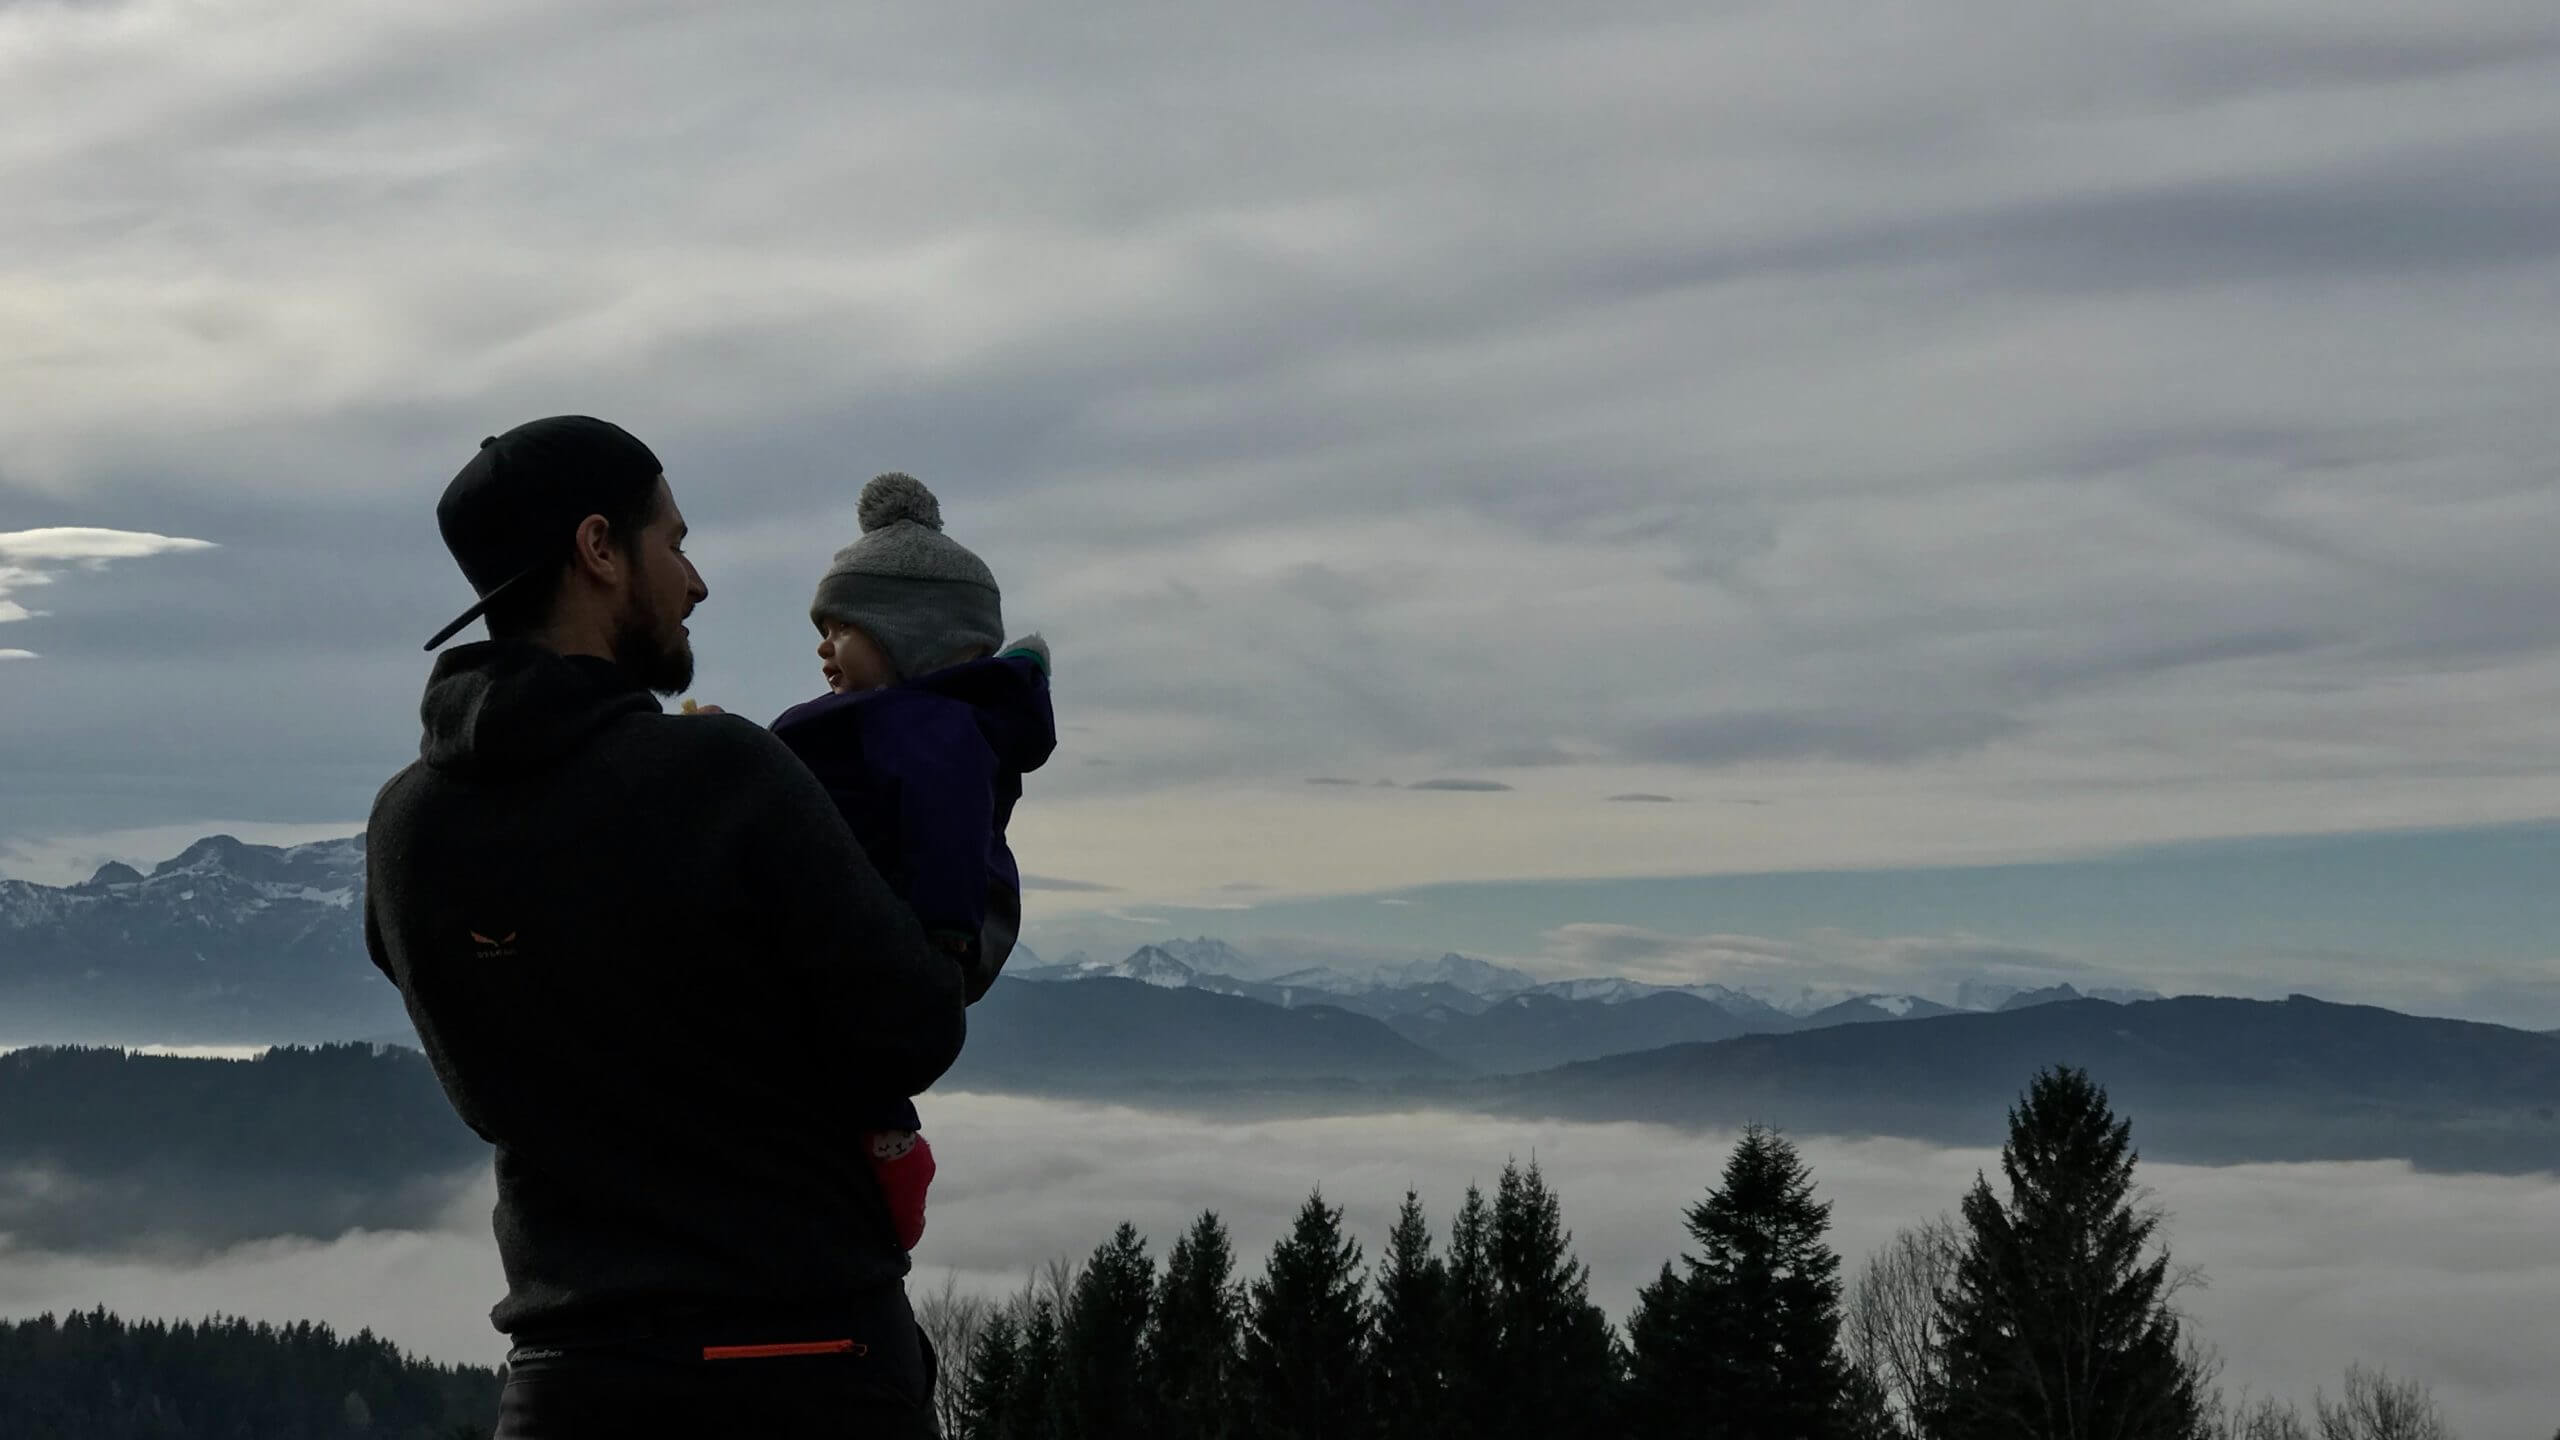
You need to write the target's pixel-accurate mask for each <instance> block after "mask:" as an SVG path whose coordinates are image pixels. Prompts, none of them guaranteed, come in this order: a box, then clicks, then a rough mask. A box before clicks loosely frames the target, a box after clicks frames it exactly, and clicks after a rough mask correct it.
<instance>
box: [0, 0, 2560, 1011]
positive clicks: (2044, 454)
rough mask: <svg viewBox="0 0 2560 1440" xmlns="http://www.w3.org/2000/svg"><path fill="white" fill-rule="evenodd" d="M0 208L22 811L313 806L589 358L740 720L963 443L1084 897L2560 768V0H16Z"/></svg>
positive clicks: (2072, 840) (770, 691) (2352, 799)
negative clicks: (638, 463) (523, 427)
mask: <svg viewBox="0 0 2560 1440" xmlns="http://www.w3.org/2000/svg"><path fill="white" fill-rule="evenodd" d="M1382 9H1383V10H1384V11H1386V12H1391V13H1382ZM0 196H5V198H6V201H7V211H8V214H9V216H10V224H9V225H8V226H6V227H5V228H0V657H6V658H0V870H5V871H6V873H15V874H21V875H31V876H38V877H40V878H57V872H58V871H59V870H61V869H62V868H63V867H65V866H68V865H70V864H71V861H72V859H77V860H79V861H80V862H82V863H86V862H87V861H88V860H90V859H93V858H95V857H96V856H98V855H102V854H110V853H125V852H127V851H130V852H133V858H140V859H146V860H147V859H151V858H159V857H161V856H165V855H166V854H168V853H174V850H175V848H176V846H175V845H170V846H167V847H166V848H165V849H159V850H157V851H156V852H155V851H154V850H153V849H152V847H153V846H158V845H159V844H160V843H161V842H160V839H159V838H156V837H165V836H169V835H178V834H183V833H186V832H189V831H194V830H201V829H205V828H214V827H217V826H218V827H221V828H231V829H237V830H242V831H244V832H246V831H253V830H254V831H256V832H257V833H262V834H276V835H292V834H303V833H311V834H318V833H330V832H342V831H344V830H346V829H348V828H351V827H352V825H353V824H354V822H356V821H358V820H360V819H361V817H362V815H363V813H364V810H365V808H366V806H367V804H368V802H369V800H370V798H371V795H372V792H373V790H374V788H375V787H376V786H377V785H378V784H379V782H380V781H381V780H382V779H383V778H384V777H385V776H386V775H387V774H388V773H389V772H390V771H391V770H392V769H394V768H396V767H397V766H398V765H399V764H400V763H401V762H402V761H403V760H404V758H406V756H407V755H408V754H410V753H411V752H412V749H413V746H414V743H415V722H414V718H413V717H414V706H415V698H416V692H417V689H418V686H419V682H420V681H421V679H422V678H423V675H424V672H425V667H426V663H427V662H426V660H425V658H424V657H423V656H422V655H421V654H420V653H419V651H418V648H417V647H418V645H419V643H420V642H421V641H422V640H423V639H424V638H425V636H426V635H427V634H428V633H430V632H431V631H432V630H434V629H435V628H436V627H437V626H438V625H439V624H441V623H442V622H443V621H444V620H445V619H446V618H448V617H449V616H450V615H451V614H452V613H453V612H454V611H455V610H457V609H459V608H460V606H461V605H462V604H463V603H464V602H465V601H466V600H467V599H468V594H467V591H466V589H465V587H464V586H463V584H462V582H461V580H460V578H459V577H458V575H457V574H456V573H455V572H454V571H453V569H452V567H451V565H450V562H449V561H448V559H447V558H446V556H445V555H444V554H443V552H442V549H441V547H440V545H439V544H438V542H437V539H436V536H435V531H434V527H433V523H432V506H433V503H434V500H435V497H436V495H437V493H438V491H439V490H440V489H441V487H442V485H443V483H444V481H445V480H446V479H447V478H448V477H449V476H450V475H451V473H452V472H453V470H454V469H455V468H456V467H457V466H459V465H460V463H461V462H462V461H463V460H464V459H465V458H467V457H468V456H469V455H470V453H471V451H472V448H473V446H474V445H475V444H476V442H477V441H478V440H479V438H480V437H481V436H483V435H485V434H488V433H491V432H493V431H496V430H500V429H503V428H505V427H507V426H509V425H512V424H514V423H517V422H519V421H522V420H524V419H528V418H531V417H533V416H537V415H542V414H549V413H556V412H561V411H583V412H589V413H595V414H601V415H604V416H607V417H610V418H613V419H616V420H619V421H621V422H623V423H625V424H627V425H629V426H630V427H631V428H632V429H633V430H634V431H635V432H637V433H638V434H639V435H641V437H642V438H643V439H645V440H647V441H648V442H649V443H650V444H651V445H652V446H653V447H654V448H655V449H656V450H657V451H658V453H659V454H660V455H661V457H662V458H663V459H664V460H665V461H666V463H667V466H668V471H669V475H670V479H671V481H672V483H673V485H674V487H675V490H676V493H677V495H678V498H679V500H680V501H681V503H682V504H683V506H684V508H685V510H686V512H687V514H688V516H689V518H690V519H691V520H692V522H693V525H694V529H695V533H696V534H697V535H698V536H699V537H700V538H699V541H698V543H697V544H696V545H695V547H694V549H695V551H696V553H697V557H698V559H699V561H700V563H701V566H702V569H703V571H704V574H705V576H706V578H707V579H708V581H709V583H710V587H711V598H710V601H709V603H708V604H707V606H706V607H705V608H704V609H703V610H702V611H701V612H700V614H699V615H698V616H697V618H696V621H695V625H694V630H695V635H696V643H697V647H698V649H699V651H700V653H701V657H702V662H703V663H702V671H701V689H700V692H699V693H701V694H702V695H703V696H704V697H705V698H707V699H710V700H714V701H717V702H720V703H723V704H726V705H729V706H731V707H732V708H735V709H739V710H743V711H746V712H748V713H753V714H758V715H768V714H771V713H774V712H776V711H779V710H780V709H781V708H782V707H783V706H784V705H786V704H787V703H789V702H791V701H793V700H795V699H798V698H804V697H805V696H806V695H807V694H809V693H812V692H813V691H814V690H815V689H816V686H817V680H816V662H815V660H814V658H813V656H812V655H811V654H810V645H811V641H812V636H811V635H810V633H809V629H808V625H807V621H806V619H805V611H806V604H807V598H808V593H809V591H810V589H811V588H812V586H813V584H814V581H815V578H816V576H817V574H818V572H819V570H820V569H821V568H822V567H823V565H824V563H825V560H826V557H827V554H828V552H829V551H830V550H831V549H832V548H834V547H835V546H837V545H839V544H842V543H844V542H845V541H847V540H849V539H851V538H852V536H853V535H854V533H855V528H856V527H855V523H854V518H853V500H854V496H855V495H856V493H857V491H858V489H859V486H860V484H861V482H862V481H863V480H864V479H865V478H867V477H868V476H869V475H871V474H872V473H874V472H875V471H879V470H883V469H890V468H903V469H906V470H910V471H912V472H914V473H915V474H917V475H920V476H922V477H924V478H925V479H926V480H927V481H928V482H929V483H931V484H933V485H934V486H936V487H937V488H938V489H939V490H940V492H941V495H942V499H943V502H944V510H945V513H946V515H947V516H948V517H949V519H950V528H951V533H953V534H954V535H955V536H956V537H958V538H959V539H961V540H962V541H964V542H965V543H967V544H969V545H971V546H973V547H974V548H976V549H977V550H979V552H980V553H981V554H983V555H984V556H985V557H986V558H987V559H988V561H989V562H990V563H991V564H992V565H993V567H994V568H995V570H996V573H997V574H998V575H999V576H1000V577H1001V579H1002V580H1003V583H1004V585H1005V589H1006V597H1007V612H1008V618H1009V619H1010V620H1011V621H1012V622H1013V623H1014V625H1015V627H1016V628H1017V629H1029V628H1034V627H1037V628H1040V629H1043V630H1045V631H1046V632H1047V633H1048V634H1049V635H1050V636H1051V638H1052V639H1053V641H1054V642H1055V644H1056V647H1057V652H1058V655H1059V665H1060V673H1059V680H1058V697H1059V706H1060V711H1061V716H1062V720H1063V723H1064V725H1065V728H1066V735H1065V741H1066V743H1065V745H1064V747H1063V749H1062V750H1061V752H1060V754H1059V757H1058V759H1057V761H1056V762H1055V764H1054V766H1053V768H1052V769H1050V770H1048V771H1046V772H1043V774H1042V775H1041V776H1039V777H1037V778H1036V780H1035V782H1034V787H1033V794H1032V799H1031V801H1030V802H1029V803H1027V804H1026V806H1025V809H1024V811H1023V814H1022V818H1021V822H1020V828H1019V839H1020V848H1021V849H1022V851H1023V853H1024V855H1025V858H1026V861H1027V863H1028V865H1029V868H1030V869H1031V870H1033V871H1034V872H1037V873H1039V874H1041V875H1043V876H1046V877H1048V878H1049V879H1050V880H1052V881H1056V882H1063V884H1064V887H1065V888H1053V889H1047V890H1043V891H1041V892H1039V893H1038V895H1037V896H1036V897H1035V898H1036V900H1037V903H1038V906H1039V907H1040V908H1041V910H1042V911H1043V913H1046V914H1049V915H1052V916H1057V915H1064V914H1070V913H1073V912H1079V911H1089V910H1093V909H1095V908H1096V907H1103V908H1123V909H1125V907H1127V906H1129V905H1133V904H1137V903H1140V902H1176V903H1188V904H1195V905H1202V904H1205V905H1245V904H1253V903H1257V901H1258V899H1259V898H1260V897H1264V896H1272V897H1278V896H1299V897H1305V896H1324V895H1336V894H1343V893H1350V892H1365V891H1372V890H1382V889H1393V888H1396V887H1406V886H1417V885H1425V884H1431V883H1435V882H1448V881H1488V880H1501V879H1514V878H1565V877H1579V878H1584V879H1588V878H1591V877H1604V876H1621V875H1633V874H1646V875H1682V874H1705V873H1711V872H1733V871H1747V870H1766V869H1781V868H1784V869H1812V870H1822V869H1835V868H1840V867H1878V866H1907V865H1918V864H1928V863H1940V862H1951V861H1979V860H2017V859H2034V858H2041V857H2049V856H2054V855H2074V854H2084V853H2088V852H2091V851H2099V850H2104V849H2107V848H2109V847H2114V846H2121V845H2126V844H2132V843H2155V842H2175V841H2181V840H2190V839H2195V838H2199V837H2213V836H2226V835H2241V834H2263V833H2283V832H2345V831H2358V830H2366V829H2375V828H2384V827H2400V826H2431V825H2468V824H2477V823H2482V822H2491V821H2513V820H2529V819H2538V818H2544V817H2550V816H2553V815H2560V727H2554V725H2553V724H2552V723H2551V716H2552V714H2553V713H2554V706H2555V701H2560V567H2555V566H2554V564H2553V563H2552V559H2551V556H2552V553H2553V544H2552V537H2553V534H2554V530H2555V522H2560V495H2556V494H2555V490H2554V486H2553V482H2552V467H2551V457H2552V455H2553V453H2554V448H2555V447H2554V442H2555V440H2560V419H2555V415H2560V411H2555V407H2554V406H2553V404H2552V396H2553V394H2554V393H2555V383H2556V382H2560V8H2555V7H2553V6H2552V5H2550V4H2549V3H2548V0H2457V3H2450V4H2441V5H2432V6H2423V7H2413V6H2409V5H2406V4H2402V3H2384V0H2316V3H2315V0H2152V3H2146V4H2144V5H2141V6H2134V7H2113V8H2108V9H2099V10H2093V9H2090V8H2088V7H2056V6H2052V5H2049V4H2041V3H2033V0H1947V3H1942V4H1937V5H1932V6H1927V7H1911V6H1906V5H1898V4H1885V3H1865V0H1828V3H1822V4H1812V5H1791V6H1780V5H1771V4H1722V3H1697V0H1681V3H1676V4H1675V3H1659V4H1625V5H1607V6H1566V7H1557V6H1552V5H1527V4H1507V3H1503V4H1470V5H1463V6H1461V5H1446V6H1395V7H1377V6H1373V5H1366V4H1352V3H1320V4H1311V5H1289V6H1280V7H1271V6H1259V7H1257V6H1244V5H1223V6H1215V7H1196V6H1195V7H1180V6H1169V5H1140V4H1123V3H1114V0H1099V3H1095V4H1087V5H1080V6H1076V7H1072V8H1069V9H1061V8H1059V7H1056V6H1042V5H1032V4H1025V3H1010V0H987V3H955V4H945V5H937V6H931V7H916V6H897V7H885V6H850V5H842V4H833V3H829V4H818V3H792V4H756V5H739V6H721V7H706V6H698V5H688V4H676V3H638V0H610V3H607V0H584V3H547V0H546V3H533V0H436V3H433V4H428V3H422V0H405V3H404V0H393V3H386V4H379V5H366V6H360V7H349V6H321V5H314V4H308V3H299V4H296V3H276V0H228V3H186V4H181V3H172V0H129V3H81V4H62V3H27V0H0ZM1382 781H1394V782H1397V783H1396V784H1394V785H1387V784H1381V783H1379V782H1382ZM1310 782H1353V783H1310ZM1503 787H1507V788H1503ZM1642 797H1652V798H1642ZM135 834H144V835H149V836H152V837H155V838H154V839H152V840H151V841H150V842H149V843H148V844H144V843H143V842H141V841H137V840H134V839H132V838H131V837H132V836H134V835H135ZM117 837H125V838H123V839H118V838H117ZM180 843H183V842H182V841H181V842H180ZM1097 886H1108V887H1111V889H1110V890H1108V891H1104V890H1097V889H1092V888H1081V889H1080V888H1074V887H1097ZM1097 897H1103V898H1097ZM1615 918H1616V917H1612V916H1609V915H1605V914H1594V913H1585V912H1584V911H1582V910H1560V911H1558V912H1557V913H1556V914H1555V915H1554V916H1552V917H1550V919H1551V923H1552V925H1554V926H1562V925H1564V924H1567V923H1600V922H1609V921H1612V920H1613V919H1615ZM1880 923H1881V922H1880ZM1195 928H1215V927H1214V926H1204V927H1195ZM1974 928H1975V929H1978V930H1983V931H1990V932H1996V930H1997V926H1996V925H1994V924H1992V923H1991V921H1990V920H1988V919H1986V920H1985V921H1983V922H1982V923H1981V924H1979V925H1977V926H1975V927H1974ZM1877 933H1879V934H1890V933H1892V929H1891V926H1890V924H1889V923H1883V928H1881V929H1879V930H1878V932H1877ZM1991 938H1993V939H1999V938H2001V937H2000V936H1998V935H1997V934H1996V933H1993V934H1992V936H1991ZM2509 958H2510V960H2511V961H2512V960H2513V959H2514V957H2509ZM2531 958H2532V959H2533V960H2534V961H2535V962H2537V963H2538V962H2539V961H2540V960H2541V959H2542V958H2544V957H2543V956H2540V955H2537V956H2534V957H2531ZM2511 968H2512V967H2511Z"/></svg>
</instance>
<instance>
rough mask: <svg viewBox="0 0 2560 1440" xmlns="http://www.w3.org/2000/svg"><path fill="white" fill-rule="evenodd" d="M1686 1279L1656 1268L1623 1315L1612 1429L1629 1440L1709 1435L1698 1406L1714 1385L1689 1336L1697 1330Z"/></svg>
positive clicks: (1706, 1416) (1667, 1267)
mask: <svg viewBox="0 0 2560 1440" xmlns="http://www.w3.org/2000/svg"><path fill="white" fill-rule="evenodd" d="M1696 1298H1697V1287H1696V1286H1695V1285H1694V1284H1693V1283H1691V1281H1690V1278H1689V1277H1688V1276H1687V1275H1685V1274H1683V1273H1681V1272H1680V1271H1678V1270H1675V1269H1673V1268H1672V1265H1671V1262H1670V1261H1668V1260H1666V1261H1664V1262H1663V1263H1662V1273H1661V1274H1659V1275H1657V1276H1655V1277H1654V1280H1653V1283H1652V1284H1649V1285H1647V1286H1645V1287H1644V1288H1642V1289H1640V1290H1638V1291H1637V1292H1636V1305H1635V1309H1633V1310H1631V1311H1629V1312H1628V1313H1627V1383H1626V1384H1625V1385H1624V1386H1623V1387H1622V1388H1621V1389H1620V1391H1619V1397H1618V1414H1619V1423H1618V1428H1619V1429H1620V1430H1621V1431H1622V1432H1623V1433H1625V1434H1626V1435H1627V1436H1629V1437H1630V1440H1657V1437H1663V1436H1673V1435H1687V1434H1693V1433H1695V1434H1706V1433H1712V1432H1710V1431H1707V1430H1705V1429H1703V1428H1701V1427H1703V1426H1705V1425H1707V1424H1708V1422H1709V1420H1710V1418H1711V1417H1710V1412H1709V1411H1708V1410H1706V1409H1705V1408H1704V1407H1703V1405H1702V1404H1701V1402H1700V1400H1699V1398H1698V1397H1699V1396H1700V1395H1701V1393H1702V1392H1704V1391H1707V1390H1708V1389H1709V1388H1710V1387H1711V1386H1712V1384H1713V1383H1714V1381H1713V1377H1712V1376H1711V1375H1709V1374H1706V1373H1702V1372H1704V1371H1706V1370H1707V1369H1708V1368H1709V1366H1708V1365H1706V1364H1704V1363H1702V1361H1703V1360H1705V1359H1706V1357H1705V1356H1704V1355H1702V1353H1701V1349H1702V1347H1700V1346H1698V1345H1697V1344H1696V1343H1695V1336H1696V1334H1697V1332H1698V1331H1699V1330H1701V1329H1702V1328H1703V1325H1702V1322H1701V1319H1700V1317H1699V1315H1698V1306H1697V1304H1696Z"/></svg>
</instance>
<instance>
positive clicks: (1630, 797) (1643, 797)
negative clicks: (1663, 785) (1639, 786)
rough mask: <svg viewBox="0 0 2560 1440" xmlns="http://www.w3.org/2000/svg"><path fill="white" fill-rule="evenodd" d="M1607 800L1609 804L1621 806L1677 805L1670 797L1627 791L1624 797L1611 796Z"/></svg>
mask: <svg viewBox="0 0 2560 1440" xmlns="http://www.w3.org/2000/svg"><path fill="white" fill-rule="evenodd" d="M1609 799H1610V801H1611V803H1613V804H1621V805H1675V804H1678V803H1679V802H1678V801H1677V800H1675V799H1673V798H1672V797H1671V796H1668V795H1651V794H1647V793H1645V792H1644V791H1641V790H1634V791H1629V792H1628V793H1626V794H1624V795H1612V796H1610V797H1609Z"/></svg>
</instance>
